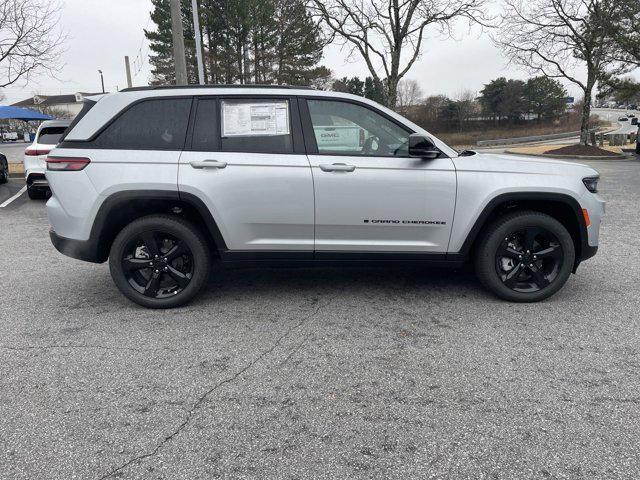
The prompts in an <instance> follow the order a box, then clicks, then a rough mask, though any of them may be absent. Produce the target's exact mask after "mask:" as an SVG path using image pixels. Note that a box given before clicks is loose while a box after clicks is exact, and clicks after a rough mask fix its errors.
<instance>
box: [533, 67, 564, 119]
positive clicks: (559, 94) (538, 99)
mask: <svg viewBox="0 0 640 480" xmlns="http://www.w3.org/2000/svg"><path fill="white" fill-rule="evenodd" d="M524 94H525V97H526V101H527V105H528V109H529V111H530V112H531V113H534V114H535V115H536V116H537V117H538V120H542V119H543V118H557V117H559V116H560V115H562V114H563V113H564V111H565V108H566V97H567V91H566V90H565V89H564V87H563V86H562V84H561V83H560V82H559V81H558V80H555V79H553V78H548V77H534V78H530V79H529V80H528V81H527V83H526V84H525V86H524Z"/></svg>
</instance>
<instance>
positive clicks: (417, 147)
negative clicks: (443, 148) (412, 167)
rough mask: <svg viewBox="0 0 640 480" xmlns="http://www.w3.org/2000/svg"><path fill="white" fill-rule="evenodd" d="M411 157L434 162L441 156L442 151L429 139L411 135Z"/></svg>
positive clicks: (417, 134) (416, 134) (415, 134)
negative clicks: (433, 160)
mask: <svg viewBox="0 0 640 480" xmlns="http://www.w3.org/2000/svg"><path fill="white" fill-rule="evenodd" d="M409 156H410V157H418V158H424V159H428V160H432V159H434V158H438V156H440V150H438V147H436V146H435V145H434V144H433V142H432V141H431V140H430V139H429V138H427V137H425V136H424V135H420V134H419V133H412V134H411V135H409Z"/></svg>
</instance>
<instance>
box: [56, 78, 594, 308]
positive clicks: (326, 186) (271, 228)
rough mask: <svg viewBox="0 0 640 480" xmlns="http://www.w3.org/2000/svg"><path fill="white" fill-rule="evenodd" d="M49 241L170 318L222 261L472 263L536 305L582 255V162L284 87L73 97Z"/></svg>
mask: <svg viewBox="0 0 640 480" xmlns="http://www.w3.org/2000/svg"><path fill="white" fill-rule="evenodd" d="M46 176H47V180H48V181H49V184H50V185H51V189H52V191H53V196H52V197H51V198H50V199H49V201H48V203H47V210H48V215H49V221H50V223H51V226H52V229H51V240H52V241H53V244H54V245H55V247H56V248H57V249H58V250H59V251H61V252H62V253H64V254H66V255H69V256H71V257H74V258H78V259H81V260H86V261H90V262H104V261H106V260H107V259H109V267H110V270H111V275H112V277H113V280H114V281H115V283H116V285H117V286H118V288H119V289H120V290H121V291H122V293H123V294H124V295H126V296H127V297H128V298H129V299H131V300H133V301H134V302H136V303H138V304H140V305H144V306H146V307H152V308H167V307H174V306H177V305H181V304H183V303H185V302H187V301H188V300H190V299H191V298H193V296H194V295H196V294H197V293H198V292H199V291H200V290H201V289H202V288H203V287H204V286H205V285H206V283H207V279H208V277H209V273H210V270H211V268H212V264H213V258H214V257H218V258H219V259H220V261H221V263H222V264H227V265H231V264H232V265H256V264H258V265H268V264H277V265H306V264H309V263H327V262H331V263H344V262H365V261H366V262H370V261H372V262H373V261H381V262H410V263H412V264H414V263H416V262H432V263H437V264H441V265H451V266H458V265H461V264H463V263H465V262H467V261H473V262H475V267H476V271H477V273H478V276H479V278H480V280H481V282H482V283H483V284H484V285H485V286H486V287H487V288H489V289H490V290H491V291H493V292H494V293H495V294H496V295H498V296H499V297H502V298H503V299H506V300H510V301H519V302H530V301H537V300H542V299H544V298H547V297H549V296H550V295H552V294H554V293H555V292H556V291H558V290H559V289H560V288H561V287H562V285H563V284H564V283H565V282H566V280H567V278H568V277H569V275H570V274H571V272H574V273H575V271H576V269H577V267H578V265H579V264H580V262H581V261H582V260H585V259H587V258H589V257H591V256H593V255H594V254H595V253H596V250H597V246H598V232H599V228H600V221H601V218H602V216H603V214H604V202H603V201H602V200H601V199H600V197H599V196H598V195H597V193H596V192H597V182H598V173H597V172H596V171H595V170H593V169H592V168H589V167H587V166H584V165H579V164H575V163H567V162H560V161H552V160H541V159H537V158H526V157H511V156H507V155H497V154H479V153H475V152H468V151H467V152H462V153H458V152H457V151H455V150H454V149H452V148H450V147H448V146H447V145H446V144H444V143H443V142H441V141H440V140H438V139H437V138H436V137H434V136H433V135H431V134H429V133H428V132H427V131H425V130H423V129H422V128H420V127H419V126H418V125H415V124H414V123H412V122H410V121H408V120H407V119H405V118H403V117H401V116H400V115H398V114H396V113H395V112H393V111H391V110H389V109H387V108H385V107H382V106H380V105H378V104H376V103H375V102H372V101H369V100H367V99H364V98H361V97H357V96H353V95H348V94H343V93H336V92H324V91H314V90H306V89H301V88H286V87H276V88H269V87H257V86H254V87H234V86H230V87H220V86H216V87H203V86H191V87H148V88H147V87H145V88H132V89H127V90H123V91H121V92H119V93H114V94H108V95H101V96H97V97H93V98H90V99H88V100H87V101H86V103H85V106H84V108H83V110H82V111H81V113H80V114H79V115H78V116H77V117H76V119H75V120H74V122H73V123H72V125H71V126H70V127H69V129H68V130H67V132H66V134H65V136H64V137H63V139H62V141H61V143H60V144H59V145H58V146H57V147H56V148H55V149H54V150H53V151H52V152H51V153H50V154H49V156H48V158H47V173H46Z"/></svg>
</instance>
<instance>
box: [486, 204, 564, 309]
mask: <svg viewBox="0 0 640 480" xmlns="http://www.w3.org/2000/svg"><path fill="white" fill-rule="evenodd" d="M574 261H575V246H574V243H573V239H572V238H571V235H570V234H569V232H568V231H567V229H566V228H565V227H564V225H562V224H561V223H560V222H558V221H557V220H556V219H555V218H553V217H550V216H549V215H546V214H544V213H540V212H535V211H520V212H515V213H511V214H508V215H505V216H503V217H501V218H499V219H497V220H496V221H494V222H493V223H492V224H490V225H489V226H488V227H487V228H486V229H485V230H484V232H483V234H482V237H481V238H480V242H479V244H478V248H477V250H476V255H475V267H476V274H477V276H478V278H479V280H480V282H481V283H482V284H483V285H484V286H485V287H486V288H487V289H488V290H490V291H491V292H493V293H494V294H496V295H497V296H498V297H500V298H502V299H504V300H508V301H511V302H538V301H540V300H544V299H546V298H549V297H550V296H551V295H553V294H554V293H556V292H557V291H558V290H560V288H562V286H563V285H564V284H565V282H566V281H567V279H568V278H569V275H570V274H571V272H572V270H573V265H574Z"/></svg>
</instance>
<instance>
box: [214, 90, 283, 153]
mask: <svg viewBox="0 0 640 480" xmlns="http://www.w3.org/2000/svg"><path fill="white" fill-rule="evenodd" d="M220 123H221V125H220V127H221V132H222V140H221V141H222V150H223V151H227V152H253V153H293V135H292V133H291V115H290V108H289V101H288V100H284V99H282V100H281V99H251V100H235V99H234V100H222V101H221V102H220Z"/></svg>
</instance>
